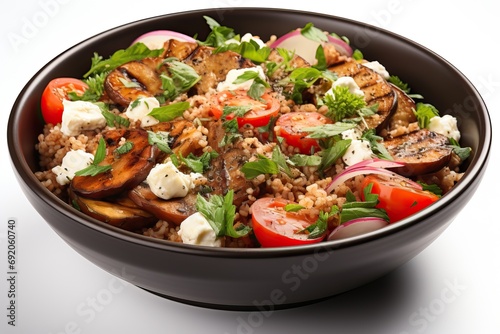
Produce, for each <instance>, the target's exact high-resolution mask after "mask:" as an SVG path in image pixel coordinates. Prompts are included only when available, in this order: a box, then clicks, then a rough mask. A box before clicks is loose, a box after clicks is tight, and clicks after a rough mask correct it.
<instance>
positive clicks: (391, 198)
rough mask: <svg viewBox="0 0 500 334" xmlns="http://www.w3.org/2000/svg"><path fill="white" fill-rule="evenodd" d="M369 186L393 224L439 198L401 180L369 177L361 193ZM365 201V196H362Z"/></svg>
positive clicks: (375, 176)
mask: <svg viewBox="0 0 500 334" xmlns="http://www.w3.org/2000/svg"><path fill="white" fill-rule="evenodd" d="M369 184H373V187H372V191H371V192H372V193H373V194H378V199H379V203H378V204H377V207H378V208H380V209H384V210H385V211H386V212H387V215H388V216H389V220H390V222H391V223H394V222H397V221H399V220H401V219H403V218H406V217H408V216H410V215H412V214H414V213H416V212H418V211H420V210H422V209H424V208H426V207H428V206H429V205H431V204H432V203H434V202H435V201H437V200H438V199H439V196H437V195H435V194H433V193H431V192H429V191H425V190H421V189H418V188H415V187H414V186H413V185H411V184H410V183H408V182H407V181H405V179H404V178H403V177H401V178H388V177H383V176H380V175H368V176H366V177H365V179H364V180H363V182H362V183H361V189H360V193H361V194H363V189H364V188H365V187H367V186H368V185H369ZM362 198H363V200H364V196H363V195H362Z"/></svg>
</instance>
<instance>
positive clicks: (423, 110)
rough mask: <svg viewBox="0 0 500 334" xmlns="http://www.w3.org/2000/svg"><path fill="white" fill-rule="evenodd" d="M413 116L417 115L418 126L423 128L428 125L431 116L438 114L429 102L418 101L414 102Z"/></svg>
mask: <svg viewBox="0 0 500 334" xmlns="http://www.w3.org/2000/svg"><path fill="white" fill-rule="evenodd" d="M415 116H417V121H418V126H419V127H420V128H421V129H425V128H427V127H428V126H429V122H430V121H431V118H433V117H435V116H439V111H438V110H437V109H436V108H435V107H434V106H433V105H431V104H428V103H423V102H419V103H417V104H416V109H415Z"/></svg>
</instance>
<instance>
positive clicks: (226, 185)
mask: <svg viewBox="0 0 500 334" xmlns="http://www.w3.org/2000/svg"><path fill="white" fill-rule="evenodd" d="M208 130H209V131H208V143H209V145H210V146H212V147H214V148H216V151H217V153H219V156H218V157H217V158H216V159H214V160H212V167H211V168H210V170H209V171H208V185H209V186H210V187H211V188H212V189H213V190H214V191H213V193H214V194H218V195H225V194H226V193H227V191H228V190H230V189H232V190H233V191H234V198H233V203H234V205H236V206H240V205H241V204H242V203H244V202H245V201H247V200H248V194H249V193H248V192H247V191H248V190H249V189H251V190H252V194H253V195H254V196H257V194H258V192H259V188H258V187H256V186H255V185H254V184H253V183H252V182H251V181H250V180H247V179H246V178H245V176H244V174H243V173H242V172H241V167H242V166H243V165H244V164H245V163H246V162H247V161H248V152H246V151H245V150H244V149H243V148H242V147H241V145H240V144H241V141H240V142H238V143H235V144H234V145H231V146H227V147H226V146H224V147H219V143H220V142H221V140H222V138H223V137H224V135H225V133H226V132H225V130H224V128H223V126H222V123H221V122H220V121H217V122H211V123H210V124H209V125H208Z"/></svg>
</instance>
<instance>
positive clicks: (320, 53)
mask: <svg viewBox="0 0 500 334" xmlns="http://www.w3.org/2000/svg"><path fill="white" fill-rule="evenodd" d="M316 60H317V61H318V62H317V63H316V65H314V66H313V67H314V68H316V69H318V70H320V71H325V70H327V69H328V66H327V64H326V56H325V50H324V49H323V47H322V46H321V45H319V46H318V48H317V49H316Z"/></svg>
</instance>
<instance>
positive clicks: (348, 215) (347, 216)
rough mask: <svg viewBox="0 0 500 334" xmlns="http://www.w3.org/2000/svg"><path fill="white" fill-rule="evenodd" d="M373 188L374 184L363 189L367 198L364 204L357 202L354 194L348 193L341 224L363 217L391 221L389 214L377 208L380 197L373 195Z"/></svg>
mask: <svg viewBox="0 0 500 334" xmlns="http://www.w3.org/2000/svg"><path fill="white" fill-rule="evenodd" d="M372 188H373V184H369V185H368V186H366V187H365V189H363V194H364V196H365V201H364V202H363V201H360V202H357V201H356V198H355V197H354V195H353V194H352V192H348V193H347V195H346V199H347V201H346V202H345V203H344V204H343V205H342V210H341V212H340V223H341V224H343V223H345V222H347V221H350V220H353V219H357V218H363V217H377V218H382V219H384V220H386V221H389V216H388V215H387V212H386V211H385V210H383V209H378V208H376V207H375V206H376V205H377V204H378V195H377V194H372V193H371V190H372Z"/></svg>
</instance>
